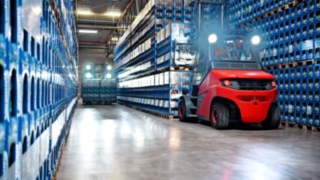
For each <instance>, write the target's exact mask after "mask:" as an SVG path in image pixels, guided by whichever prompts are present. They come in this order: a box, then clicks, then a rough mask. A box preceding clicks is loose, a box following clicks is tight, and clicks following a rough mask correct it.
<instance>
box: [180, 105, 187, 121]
mask: <svg viewBox="0 0 320 180" xmlns="http://www.w3.org/2000/svg"><path fill="white" fill-rule="evenodd" d="M179 120H180V121H181V122H187V121H188V118H187V107H186V102H185V101H184V100H181V101H180V104H179Z"/></svg>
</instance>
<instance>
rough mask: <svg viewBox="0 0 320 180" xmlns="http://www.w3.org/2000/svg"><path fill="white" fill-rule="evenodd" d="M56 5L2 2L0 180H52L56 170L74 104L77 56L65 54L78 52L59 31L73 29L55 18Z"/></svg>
mask: <svg viewBox="0 0 320 180" xmlns="http://www.w3.org/2000/svg"><path fill="white" fill-rule="evenodd" d="M71 2H73V1H71ZM22 3H23V4H22ZM59 3H64V1H59ZM69 3H70V2H69ZM56 6H57V4H56V2H52V1H48V0H44V1H19V0H10V1H9V0H4V1H2V2H1V6H0V13H1V16H0V114H1V116H0V178H1V179H22V177H23V179H51V178H52V177H53V174H54V172H55V170H56V168H57V164H58V156H59V154H60V152H61V146H62V143H63V140H64V138H65V135H66V133H67V132H68V127H69V125H70V119H71V116H72V113H73V111H74V109H75V107H76V104H77V99H76V94H77V83H78V82H77V72H76V71H77V69H76V66H75V64H77V58H70V56H69V54H70V51H71V50H72V52H74V55H75V56H74V57H77V53H78V52H77V49H75V48H74V46H72V45H68V44H66V43H65V42H64V40H63V39H65V38H66V37H65V34H66V32H63V31H62V30H61V29H60V28H59V27H63V26H70V27H73V28H75V26H74V24H73V25H72V24H68V21H64V19H65V17H63V18H62V19H61V18H60V20H59V18H58V17H57V16H56V15H57V14H56V13H54V12H56V11H57V9H56ZM31 7H32V8H31ZM68 10H69V12H70V13H72V14H73V13H74V8H73V7H71V8H69V9H68ZM69 18H71V19H73V20H74V19H75V17H74V15H72V16H69ZM70 33H71V34H72V35H73V36H75V35H76V32H75V31H71V32H69V34H70ZM61 37H63V38H61ZM75 43H76V42H75ZM68 47H72V48H73V49H70V48H68ZM66 67H68V68H66ZM44 147H45V148H44ZM39 152H40V153H39Z"/></svg>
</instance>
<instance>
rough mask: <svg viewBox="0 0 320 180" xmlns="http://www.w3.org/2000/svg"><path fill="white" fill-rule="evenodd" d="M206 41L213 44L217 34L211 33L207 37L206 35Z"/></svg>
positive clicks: (216, 39)
mask: <svg viewBox="0 0 320 180" xmlns="http://www.w3.org/2000/svg"><path fill="white" fill-rule="evenodd" d="M208 41H209V43H210V44H214V43H216V42H217V41H218V36H217V35H216V34H211V35H210V36H209V37H208Z"/></svg>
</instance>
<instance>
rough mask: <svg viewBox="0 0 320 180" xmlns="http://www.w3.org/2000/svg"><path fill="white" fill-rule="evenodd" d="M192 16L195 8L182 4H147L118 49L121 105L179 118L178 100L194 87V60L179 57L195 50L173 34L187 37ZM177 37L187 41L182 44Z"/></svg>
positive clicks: (117, 64)
mask: <svg viewBox="0 0 320 180" xmlns="http://www.w3.org/2000/svg"><path fill="white" fill-rule="evenodd" d="M192 14H193V8H191V7H190V6H184V5H183V1H181V2H178V1H175V2H173V3H170V4H169V3H165V2H161V1H150V2H149V3H148V4H147V5H146V7H145V8H144V10H143V11H142V12H141V13H140V14H139V15H138V17H137V19H136V20H135V21H134V22H133V23H132V25H131V26H130V27H129V30H128V31H127V32H126V33H125V34H124V36H123V37H122V38H121V39H120V41H119V43H118V44H117V46H116V49H115V69H116V74H117V76H118V98H117V99H118V102H119V103H121V104H125V105H128V106H133V107H136V108H139V109H143V110H147V111H151V112H154V113H157V114H161V115H168V116H169V115H173V116H175V115H177V103H178V97H179V96H181V95H182V93H183V91H184V89H188V90H189V89H190V88H191V85H190V81H191V75H192V74H191V71H190V70H191V69H192V66H193V64H192V63H193V60H194V59H193V58H194V57H193V56H192V55H190V58H187V59H186V58H182V57H181V60H180V61H179V60H178V58H176V56H178V55H177V54H179V53H180V54H182V53H185V52H187V51H192V46H191V45H190V44H188V39H187V38H188V37H177V36H174V31H176V30H184V31H185V33H186V34H187V33H188V31H190V30H191V29H190V28H191V26H190V25H189V23H190V22H191V21H192ZM175 26H177V27H175ZM178 32H179V31H178ZM178 38H180V39H181V38H182V39H184V38H186V40H185V41H184V42H179V41H178ZM181 56H182V55H181ZM179 57H180V56H179Z"/></svg>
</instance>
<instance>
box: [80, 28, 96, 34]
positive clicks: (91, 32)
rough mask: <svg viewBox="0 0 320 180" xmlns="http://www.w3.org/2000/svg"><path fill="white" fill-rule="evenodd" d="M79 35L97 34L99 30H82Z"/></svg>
mask: <svg viewBox="0 0 320 180" xmlns="http://www.w3.org/2000/svg"><path fill="white" fill-rule="evenodd" d="M79 33H87V34H97V33H98V31H97V30H88V29H80V30H79Z"/></svg>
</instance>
